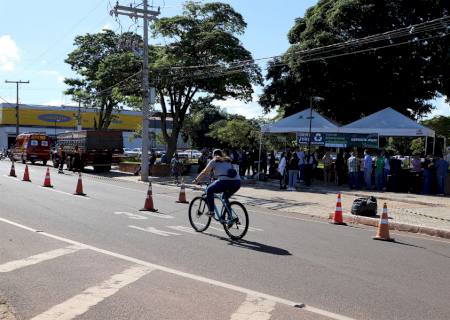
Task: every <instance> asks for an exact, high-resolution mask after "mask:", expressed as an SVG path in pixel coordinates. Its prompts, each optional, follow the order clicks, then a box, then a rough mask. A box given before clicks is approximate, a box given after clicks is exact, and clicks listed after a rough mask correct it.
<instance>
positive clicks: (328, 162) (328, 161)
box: [322, 151, 333, 184]
mask: <svg viewBox="0 0 450 320" xmlns="http://www.w3.org/2000/svg"><path fill="white" fill-rule="evenodd" d="M322 162H323V182H325V184H328V183H329V182H330V180H331V168H332V167H333V158H331V153H330V151H327V152H325V155H324V156H323V158H322Z"/></svg>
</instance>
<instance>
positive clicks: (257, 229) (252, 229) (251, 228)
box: [212, 221, 264, 232]
mask: <svg viewBox="0 0 450 320" xmlns="http://www.w3.org/2000/svg"><path fill="white" fill-rule="evenodd" d="M212 223H214V224H216V225H219V226H222V224H221V223H219V222H217V221H212ZM248 231H250V232H255V231H264V230H263V229H260V228H255V227H248Z"/></svg>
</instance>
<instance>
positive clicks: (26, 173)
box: [9, 162, 86, 196]
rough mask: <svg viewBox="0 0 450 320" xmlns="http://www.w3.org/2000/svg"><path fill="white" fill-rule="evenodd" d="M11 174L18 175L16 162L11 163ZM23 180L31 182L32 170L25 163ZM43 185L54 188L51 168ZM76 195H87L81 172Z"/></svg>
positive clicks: (11, 175)
mask: <svg viewBox="0 0 450 320" xmlns="http://www.w3.org/2000/svg"><path fill="white" fill-rule="evenodd" d="M9 176H10V177H17V175H16V169H15V167H14V162H12V163H11V170H10V171H9ZM22 181H27V182H31V179H30V172H29V170H28V165H25V171H24V173H23V179H22ZM42 186H43V187H45V188H53V185H52V183H51V180H50V169H49V168H47V171H46V173H45V179H44V184H43V185H42ZM74 195H77V196H85V195H86V194H85V193H84V192H83V181H82V178H81V172H80V173H79V175H78V182H77V187H76V189H75V193H74Z"/></svg>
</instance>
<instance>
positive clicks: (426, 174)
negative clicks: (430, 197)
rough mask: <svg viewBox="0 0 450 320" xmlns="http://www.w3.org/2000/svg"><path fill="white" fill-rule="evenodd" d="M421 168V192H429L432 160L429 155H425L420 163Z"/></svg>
mask: <svg viewBox="0 0 450 320" xmlns="http://www.w3.org/2000/svg"><path fill="white" fill-rule="evenodd" d="M422 168H423V194H429V193H430V188H431V178H432V170H433V161H432V160H431V156H427V157H426V158H425V161H424V162H423V164H422Z"/></svg>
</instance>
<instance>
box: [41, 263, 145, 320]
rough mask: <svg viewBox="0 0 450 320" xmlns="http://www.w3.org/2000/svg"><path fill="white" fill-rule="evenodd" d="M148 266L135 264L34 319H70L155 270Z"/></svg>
mask: <svg viewBox="0 0 450 320" xmlns="http://www.w3.org/2000/svg"><path fill="white" fill-rule="evenodd" d="M153 270H154V268H151V267H146V266H133V267H131V268H129V269H127V270H125V271H123V272H122V273H119V274H115V275H113V276H112V277H111V278H110V279H108V280H106V281H105V282H103V283H101V284H100V285H98V286H94V287H90V288H87V289H86V290H84V291H83V292H82V293H80V294H79V295H76V296H74V297H72V298H70V299H68V300H66V301H64V302H63V303H61V304H58V305H56V306H54V307H52V308H50V309H49V310H47V311H45V312H44V313H41V314H40V315H37V316H35V317H34V318H32V320H69V319H74V318H75V317H77V316H79V315H81V314H83V313H85V312H86V311H88V310H89V308H91V307H93V306H95V305H96V304H98V303H99V302H101V301H103V300H104V299H106V298H107V297H110V296H112V295H113V294H115V293H116V292H117V291H119V290H120V289H121V288H123V287H125V286H126V285H129V284H130V283H133V282H135V281H137V280H138V279H140V278H141V277H143V276H145V275H146V274H148V273H150V272H151V271H153Z"/></svg>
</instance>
